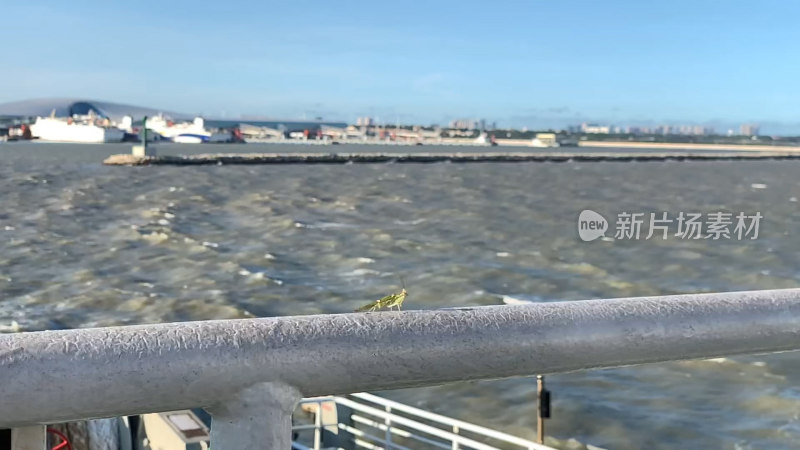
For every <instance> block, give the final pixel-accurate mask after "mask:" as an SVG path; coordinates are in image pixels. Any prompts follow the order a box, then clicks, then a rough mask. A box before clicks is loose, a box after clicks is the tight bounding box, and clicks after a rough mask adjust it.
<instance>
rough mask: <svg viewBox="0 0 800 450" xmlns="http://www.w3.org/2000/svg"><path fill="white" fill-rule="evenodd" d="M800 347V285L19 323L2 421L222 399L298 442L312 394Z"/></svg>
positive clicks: (229, 431) (234, 428)
mask: <svg viewBox="0 0 800 450" xmlns="http://www.w3.org/2000/svg"><path fill="white" fill-rule="evenodd" d="M796 349H800V290H798V289H787V290H770V291H751V292H731V293H720V294H692V295H674V296H664V297H641V298H625V299H613V300H586V301H570V302H555V303H538V304H530V305H520V306H493V307H475V308H457V309H448V310H428V311H403V312H378V313H361V314H334V315H316V316H294V317H276V318H264V319H245V320H226V321H206V322H184V323H169V324H158V325H141V326H127V327H110V328H94V329H77V330H60V331H43V332H35V333H18V334H6V335H0V380H2V382H0V399H2V403H3V406H2V408H0V427H19V426H25V425H32V424H38V423H52V422H63V421H70V420H80V419H86V418H96V417H111V416H121V415H130V414H140V413H149V412H156V411H168V410H176V409H183V408H191V407H209V409H210V411H211V412H212V414H214V415H215V423H216V427H215V428H216V430H212V446H213V444H214V439H215V438H217V439H222V437H221V436H223V435H224V436H225V439H226V442H228V443H229V444H228V445H226V447H225V448H237V443H241V445H243V446H247V445H249V444H253V443H254V441H253V439H256V435H257V436H258V439H261V441H259V445H261V444H263V441H264V440H266V441H267V442H270V440H273V439H277V440H275V441H271V442H273V444H274V447H271V448H288V447H289V445H288V441H283V440H282V439H288V437H289V434H290V433H289V432H288V429H289V428H288V427H290V426H291V424H290V420H289V418H290V415H291V410H292V409H293V407H294V405H295V404H296V402H297V401H298V400H299V398H300V397H301V396H320V395H331V394H344V393H350V392H361V391H370V390H378V389H394V388H403V387H413V386H429V385H436V384H442V383H446V382H452V381H459V380H481V379H490V378H500V377H510V376H518V375H531V374H548V373H556V372H566V371H575V370H583V369H590V368H600V367H617V366H624V365H631V364H642V363H651V362H660V361H673V360H683V359H692V358H711V357H719V356H728V355H737V354H750V353H765V352H777V351H786V350H796ZM254 414H258V415H261V416H262V417H266V418H265V419H264V420H265V421H266V422H265V423H270V422H271V423H272V424H274V425H275V426H274V427H272V428H271V427H262V428H260V429H257V430H252V428H253V427H248V426H247V424H246V423H245V422H246V420H245V421H241V420H240V419H241V418H242V417H245V416H247V417H252V416H253V415H254ZM281 436H285V437H281ZM230 439H232V440H230ZM220 442H221V441H220ZM248 443H249V444H248ZM282 443H286V444H287V445H282Z"/></svg>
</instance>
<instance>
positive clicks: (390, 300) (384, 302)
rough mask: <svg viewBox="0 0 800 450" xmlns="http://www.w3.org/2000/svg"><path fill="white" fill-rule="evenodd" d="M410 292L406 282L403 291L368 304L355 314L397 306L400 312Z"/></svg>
mask: <svg viewBox="0 0 800 450" xmlns="http://www.w3.org/2000/svg"><path fill="white" fill-rule="evenodd" d="M407 295H408V292H407V291H406V286H405V282H403V290H402V291H400V292H398V293H396V294H389V295H387V296H386V297H382V298H379V299H378V300H375V301H374V302H370V303H367V304H366V305H364V306H362V307H361V308H358V309H357V310H356V311H355V312H365V311H366V312H372V311H376V310H379V309H381V308H388V309H392V308H394V307H395V306H396V307H397V310H398V311H400V307H401V306H402V305H403V301H404V300H405V299H406V296H407Z"/></svg>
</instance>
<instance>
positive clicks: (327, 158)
mask: <svg viewBox="0 0 800 450" xmlns="http://www.w3.org/2000/svg"><path fill="white" fill-rule="evenodd" d="M746 159H800V153H787V152H753V153H745V152H714V153H691V152H669V153H652V152H650V153H644V152H643V153H630V152H625V153H618V152H608V153H598V152H592V153H587V152H569V153H566V152H551V153H530V152H491V153H444V152H440V153H406V154H403V153H220V154H197V155H180V156H174V155H168V156H166V155H165V156H134V155H129V154H122V155H111V156H109V157H108V158H107V159H106V160H105V161H103V163H104V164H106V165H112V166H146V165H208V164H347V163H437V162H453V163H469V162H567V161H577V162H593V161H621V162H626V161H726V160H746Z"/></svg>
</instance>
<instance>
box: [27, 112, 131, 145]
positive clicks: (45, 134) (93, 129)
mask: <svg viewBox="0 0 800 450" xmlns="http://www.w3.org/2000/svg"><path fill="white" fill-rule="evenodd" d="M31 135H32V136H33V137H35V138H38V139H39V140H40V141H49V142H78V143H87V144H100V143H106V142H122V139H123V138H124V137H125V132H124V131H122V130H120V129H118V128H110V127H102V126H98V125H94V124H86V123H69V122H68V121H66V120H63V119H56V118H45V119H42V118H39V119H37V120H36V123H34V124H33V125H31Z"/></svg>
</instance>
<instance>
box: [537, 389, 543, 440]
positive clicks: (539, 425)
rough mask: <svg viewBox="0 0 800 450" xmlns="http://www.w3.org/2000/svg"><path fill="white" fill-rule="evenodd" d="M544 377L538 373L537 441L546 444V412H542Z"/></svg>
mask: <svg viewBox="0 0 800 450" xmlns="http://www.w3.org/2000/svg"><path fill="white" fill-rule="evenodd" d="M543 392H544V377H543V376H542V375H536V442H538V443H540V444H544V414H542V394H543Z"/></svg>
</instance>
